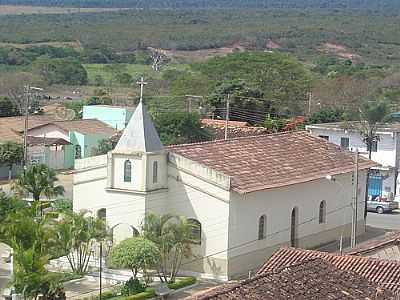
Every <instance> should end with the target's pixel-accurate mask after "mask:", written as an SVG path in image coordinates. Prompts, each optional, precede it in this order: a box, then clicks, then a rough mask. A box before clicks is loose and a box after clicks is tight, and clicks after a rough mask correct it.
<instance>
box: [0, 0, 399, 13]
mask: <svg viewBox="0 0 400 300" xmlns="http://www.w3.org/2000/svg"><path fill="white" fill-rule="evenodd" d="M1 4H17V5H37V6H64V7H79V6H80V7H131V8H303V9H304V8H328V9H363V10H372V11H385V12H399V11H400V1H399V0H0V5H1Z"/></svg>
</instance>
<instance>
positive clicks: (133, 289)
mask: <svg viewBox="0 0 400 300" xmlns="http://www.w3.org/2000/svg"><path fill="white" fill-rule="evenodd" d="M145 290H146V287H145V285H144V284H143V283H141V282H140V281H139V279H134V278H133V277H131V278H130V279H129V280H128V281H127V282H125V284H124V285H123V286H122V289H121V294H122V295H124V296H129V295H135V294H138V293H141V292H144V291H145Z"/></svg>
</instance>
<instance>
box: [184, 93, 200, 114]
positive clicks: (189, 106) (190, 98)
mask: <svg viewBox="0 0 400 300" xmlns="http://www.w3.org/2000/svg"><path fill="white" fill-rule="evenodd" d="M185 96H186V98H187V102H188V104H187V111H188V112H189V113H191V112H193V100H196V102H197V104H199V105H198V107H199V108H200V104H201V101H202V99H203V96H197V95H185Z"/></svg>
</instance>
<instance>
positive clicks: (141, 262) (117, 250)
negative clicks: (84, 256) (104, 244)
mask: <svg viewBox="0 0 400 300" xmlns="http://www.w3.org/2000/svg"><path fill="white" fill-rule="evenodd" d="M159 256H160V250H159V249H158V248H157V245H156V244H155V243H153V242H152V241H150V240H147V239H145V238H143V237H133V238H129V239H126V240H123V241H122V242H120V243H119V244H118V245H116V246H115V247H113V248H112V250H111V253H110V256H109V261H108V264H109V265H111V266H113V267H116V268H128V269H130V270H131V271H132V274H133V278H132V281H128V282H126V283H125V289H124V290H123V291H124V292H123V295H131V294H133V293H137V292H142V290H141V285H140V283H139V280H138V279H137V274H138V272H139V271H142V273H143V275H144V279H145V282H146V284H147V283H148V280H149V275H148V273H147V272H148V270H150V269H152V268H154V267H155V266H156V265H157V262H158V258H159ZM143 291H144V287H143Z"/></svg>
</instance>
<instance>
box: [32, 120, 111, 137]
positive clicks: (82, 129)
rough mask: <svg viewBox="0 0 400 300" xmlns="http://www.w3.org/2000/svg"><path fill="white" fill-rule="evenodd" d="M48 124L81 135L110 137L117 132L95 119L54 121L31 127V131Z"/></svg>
mask: <svg viewBox="0 0 400 300" xmlns="http://www.w3.org/2000/svg"><path fill="white" fill-rule="evenodd" d="M50 124H51V125H55V126H57V127H59V128H61V129H62V130H65V131H77V132H79V133H82V134H106V135H109V136H111V135H113V134H115V133H116V132H117V131H116V130H115V129H114V128H112V127H111V126H109V125H107V124H106V123H104V122H102V121H100V120H97V119H82V120H67V121H54V122H49V123H47V124H42V125H39V126H36V127H33V128H31V129H36V128H40V127H44V126H46V125H50Z"/></svg>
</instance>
